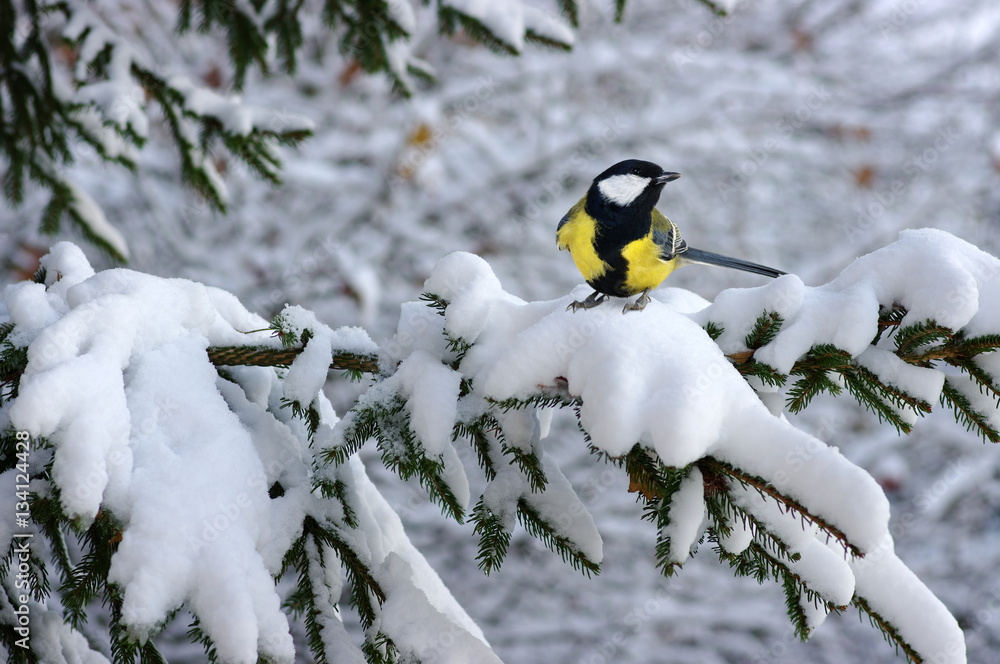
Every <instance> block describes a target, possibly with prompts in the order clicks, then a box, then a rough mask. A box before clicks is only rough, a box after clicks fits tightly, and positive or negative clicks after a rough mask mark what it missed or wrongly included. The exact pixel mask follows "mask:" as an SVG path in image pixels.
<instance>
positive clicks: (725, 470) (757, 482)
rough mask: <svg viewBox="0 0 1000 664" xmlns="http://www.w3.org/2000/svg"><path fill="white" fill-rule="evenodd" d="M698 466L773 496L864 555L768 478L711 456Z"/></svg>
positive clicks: (854, 551) (762, 493)
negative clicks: (782, 491) (752, 473)
mask: <svg viewBox="0 0 1000 664" xmlns="http://www.w3.org/2000/svg"><path fill="white" fill-rule="evenodd" d="M698 467H699V468H700V469H701V471H702V473H709V474H711V475H717V476H723V477H725V478H727V479H731V480H734V481H736V482H739V483H740V484H741V485H743V486H744V487H749V488H753V489H754V490H756V491H757V492H758V493H760V494H761V495H763V496H767V497H770V498H773V499H774V500H775V501H777V502H778V504H779V505H780V506H781V507H782V509H784V510H785V511H792V512H796V513H798V514H799V515H800V516H801V518H803V519H804V520H805V521H808V522H809V523H813V524H815V525H816V526H818V527H819V528H820V529H821V530H823V531H824V532H825V533H827V535H828V536H829V537H833V538H835V539H836V540H837V541H839V542H840V544H841V546H843V547H844V549H845V550H846V551H848V552H850V554H851V555H852V556H855V557H858V558H861V557H863V556H864V553H863V552H862V551H861V550H860V549H859V548H858V547H857V546H856V545H855V544H853V543H852V542H851V541H850V540H849V539H848V538H847V535H845V534H844V532H843V531H842V530H840V529H839V528H837V527H836V526H835V525H833V524H832V523H830V522H829V521H827V520H826V519H824V518H822V517H820V516H819V515H816V514H813V513H812V512H810V511H809V510H808V509H807V508H806V507H805V506H804V505H803V504H802V503H800V502H799V501H797V500H795V499H794V498H792V497H791V496H786V495H785V494H783V493H781V492H780V491H779V490H778V489H777V488H775V487H774V485H772V484H771V483H770V482H768V481H767V480H765V479H763V478H761V477H757V476H755V475H751V474H750V473H747V472H745V471H743V470H741V469H739V468H737V467H735V466H733V465H731V464H729V463H726V462H724V461H720V460H718V459H716V458H714V457H711V456H707V457H704V458H702V459H701V460H699V461H698Z"/></svg>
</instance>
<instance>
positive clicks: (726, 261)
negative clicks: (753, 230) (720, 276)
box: [681, 247, 785, 277]
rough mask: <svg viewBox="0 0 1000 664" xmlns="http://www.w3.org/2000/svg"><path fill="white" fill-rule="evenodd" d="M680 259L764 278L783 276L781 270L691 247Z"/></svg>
mask: <svg viewBox="0 0 1000 664" xmlns="http://www.w3.org/2000/svg"><path fill="white" fill-rule="evenodd" d="M681 258H682V259H683V260H684V261H685V262H687V263H702V264H704V265H720V266H722V267H729V268H732V269H734V270H743V271H744V272H753V273H754V274H763V275H764V276H766V277H780V276H781V275H783V274H785V273H784V272H782V271H781V270H775V269H774V268H773V267H767V266H766V265H758V264H757V263H751V262H750V261H741V260H740V259H739V258H730V257H729V256H722V255H721V254H713V253H712V252H711V251H702V250H701V249H695V248H693V247H688V249H687V251H685V252H684V253H683V254H681Z"/></svg>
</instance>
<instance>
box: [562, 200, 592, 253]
mask: <svg viewBox="0 0 1000 664" xmlns="http://www.w3.org/2000/svg"><path fill="white" fill-rule="evenodd" d="M586 204H587V197H586V196H584V197H583V198H581V199H580V200H579V201H577V203H576V205H574V206H573V207H571V208H570V209H569V212H567V213H566V214H564V215H563V218H562V219H560V220H559V225H558V226H556V245H557V246H558V247H559V248H560V249H569V246H567V245H565V244H563V243H562V242H560V241H559V231H561V230H562V227H563V226H565V225H566V224H567V223H568V222H569V220H570V219H572V218H573V217H575V216H576V215H577V213H578V212H580V211H582V210H583V208H584V206H585V205H586Z"/></svg>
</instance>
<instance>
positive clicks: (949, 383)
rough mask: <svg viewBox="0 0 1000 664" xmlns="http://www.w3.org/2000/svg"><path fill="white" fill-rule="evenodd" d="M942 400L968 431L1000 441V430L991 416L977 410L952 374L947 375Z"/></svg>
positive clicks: (993, 441) (942, 403)
mask: <svg viewBox="0 0 1000 664" xmlns="http://www.w3.org/2000/svg"><path fill="white" fill-rule="evenodd" d="M940 402H941V405H942V406H944V407H947V406H951V409H952V411H953V412H954V413H955V419H956V420H958V422H959V424H962V425H963V426H964V427H965V429H966V431H973V430H975V431H977V432H978V433H979V435H980V436H982V437H983V439H984V440H988V441H989V442H991V443H1000V430H998V429H997V428H996V427H994V426H993V425H992V424H991V423H990V421H989V418H988V417H987V416H986V415H985V414H984V413H981V412H980V411H979V410H977V409H976V407H975V406H973V405H972V402H971V401H970V400H969V398H968V397H967V396H965V395H964V394H962V392H961V391H959V390H958V388H957V387H956V386H955V383H954V381H953V380H952V379H951V377H950V376H945V379H944V386H943V388H942V389H941V399H940Z"/></svg>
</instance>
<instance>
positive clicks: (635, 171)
mask: <svg viewBox="0 0 1000 664" xmlns="http://www.w3.org/2000/svg"><path fill="white" fill-rule="evenodd" d="M632 175H642V169H641V168H639V167H638V166H636V167H635V168H633V169H632Z"/></svg>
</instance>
